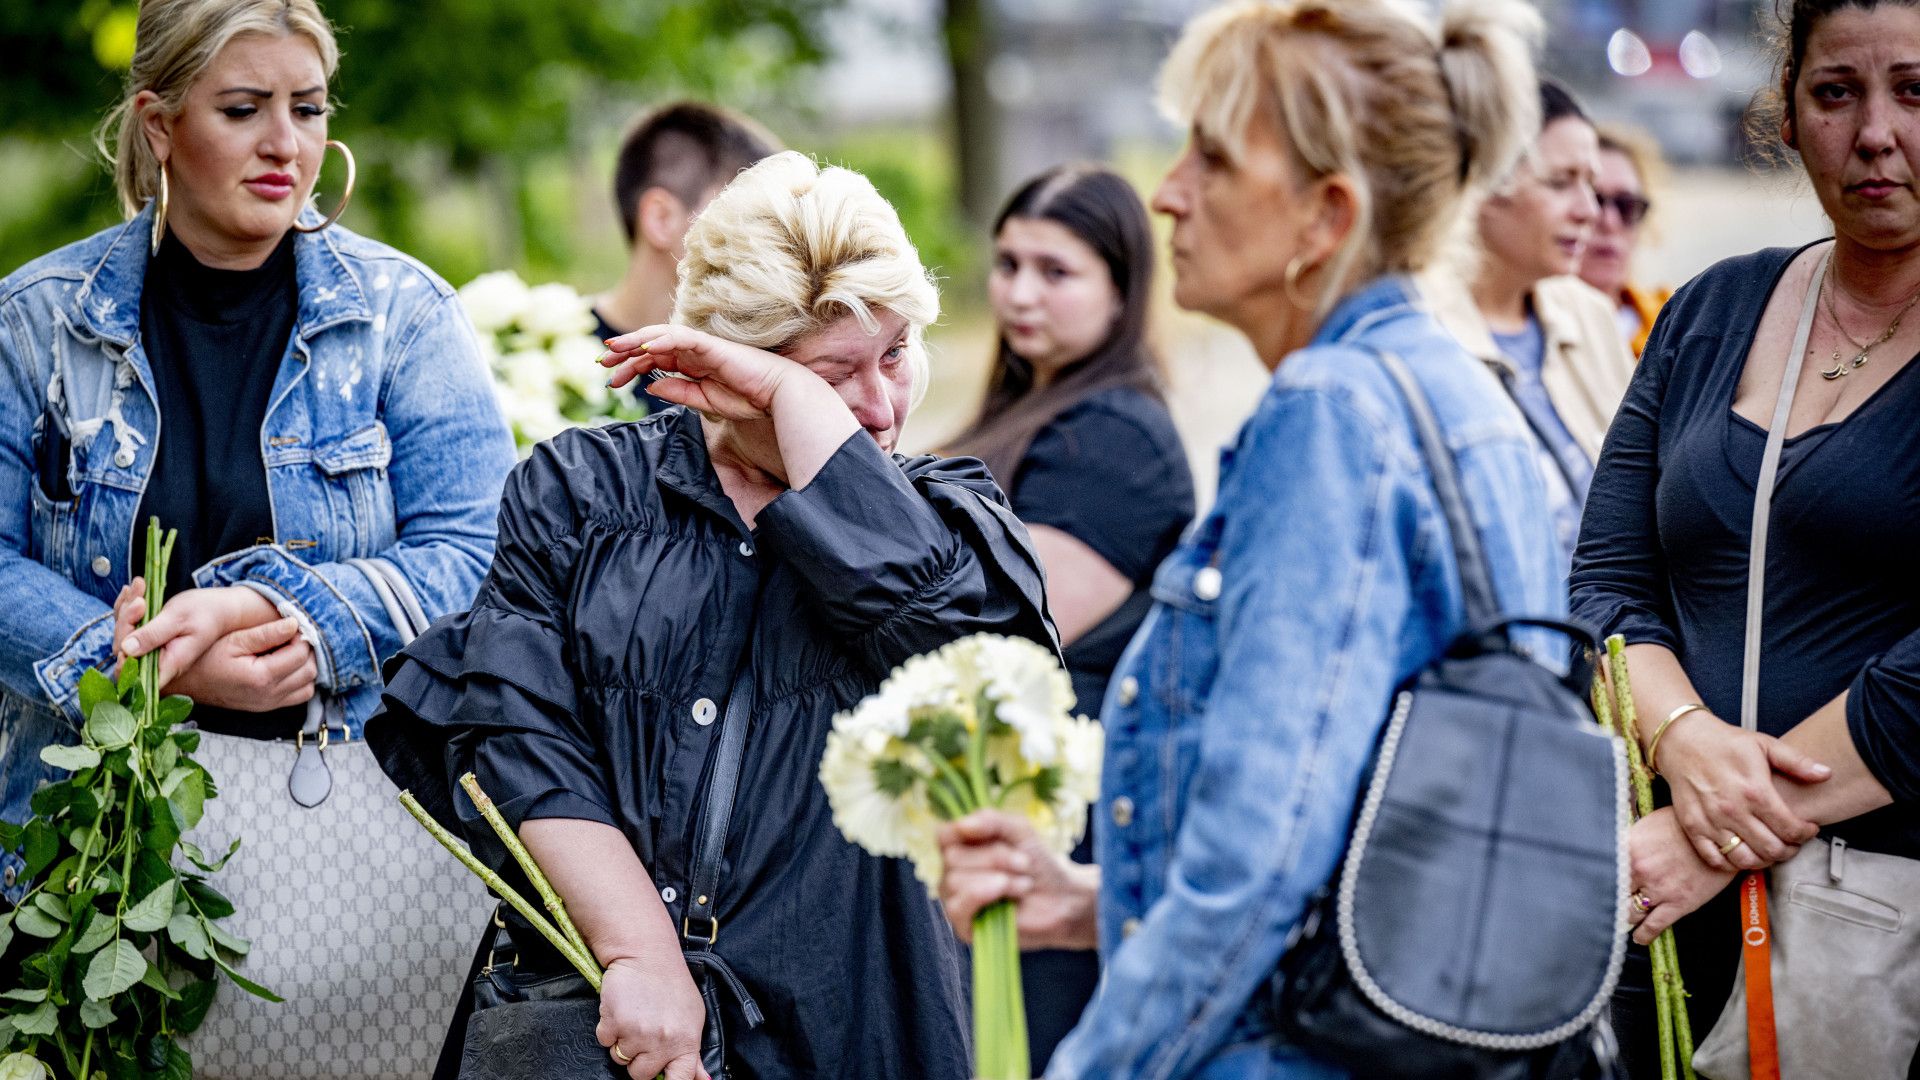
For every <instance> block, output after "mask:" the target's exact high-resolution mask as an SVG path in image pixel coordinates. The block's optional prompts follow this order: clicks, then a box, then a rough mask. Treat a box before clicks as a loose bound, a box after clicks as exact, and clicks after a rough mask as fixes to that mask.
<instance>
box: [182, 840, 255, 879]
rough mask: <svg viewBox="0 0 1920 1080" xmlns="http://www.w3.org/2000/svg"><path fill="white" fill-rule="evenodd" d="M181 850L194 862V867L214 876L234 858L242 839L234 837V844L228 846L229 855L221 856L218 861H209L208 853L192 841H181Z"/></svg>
mask: <svg viewBox="0 0 1920 1080" xmlns="http://www.w3.org/2000/svg"><path fill="white" fill-rule="evenodd" d="M180 850H181V851H182V852H185V853H186V856H187V858H188V859H189V860H191V861H192V862H193V865H195V866H197V867H199V868H200V869H202V870H205V871H206V872H207V873H209V874H212V873H217V872H219V870H220V868H221V867H223V866H225V865H227V860H228V859H231V858H233V853H234V852H236V851H239V850H240V838H239V837H237V836H236V837H234V838H233V843H231V844H229V845H227V853H226V854H225V855H222V856H220V858H219V859H218V860H217V861H213V860H209V859H208V858H207V853H206V852H204V851H202V850H200V845H198V844H196V843H194V842H192V841H191V840H182V841H180Z"/></svg>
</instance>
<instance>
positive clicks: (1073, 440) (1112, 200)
mask: <svg viewBox="0 0 1920 1080" xmlns="http://www.w3.org/2000/svg"><path fill="white" fill-rule="evenodd" d="M1152 281H1153V246H1152V233H1151V231H1150V230H1149V227H1148V223H1147V212H1146V209H1145V208H1144V207H1143V206H1142V205H1141V204H1140V198H1139V196H1137V195H1135V194H1134V191H1133V188H1132V187H1131V186H1130V185H1129V184H1128V183H1127V182H1126V181H1125V180H1124V179H1122V178H1121V177H1119V176H1118V175H1116V174H1114V173H1112V172H1110V171H1108V170H1106V169H1102V168H1099V167H1096V166H1085V165H1068V166H1061V167H1058V168H1054V169H1050V170H1048V171H1046V172H1044V173H1041V174H1040V175H1039V176H1036V177H1034V178H1033V179H1032V180H1029V181H1028V182H1027V183H1026V184H1025V185H1023V186H1022V187H1021V188H1020V190H1019V191H1017V192H1015V193H1014V195H1013V198H1012V199H1011V200H1009V201H1008V203H1007V206H1006V208H1005V209H1004V210H1002V211H1001V212H1000V218H999V220H998V221H997V222H996V223H995V225H994V267H993V273H992V276H991V277H989V279H988V282H987V292H988V296H989V298H990V300H991V302H992V305H993V313H994V318H995V321H996V322H997V323H998V324H999V331H1000V348H999V356H998V358H997V360H996V361H995V364H994V368H993V373H992V375H991V376H990V382H989V384H988V389H987V398H986V401H985V403H984V404H983V405H982V406H981V409H980V415H979V416H978V417H977V418H976V419H975V421H974V423H973V426H972V427H971V428H970V429H969V430H968V431H967V432H966V433H964V434H963V435H961V436H960V438H959V439H958V440H957V442H956V448H957V449H958V450H959V451H960V452H962V453H968V454H974V455H976V456H978V457H980V458H981V459H983V460H984V461H986V463H987V465H988V466H989V467H990V468H991V469H992V470H993V473H994V475H995V476H996V477H998V478H999V479H1000V481H1001V483H1002V484H1004V485H1005V486H1006V488H1007V491H1008V493H1009V495H1010V497H1011V498H1012V500H1013V510H1014V513H1015V514H1018V515H1019V517H1020V520H1021V521H1022V522H1024V523H1025V524H1026V526H1027V528H1028V530H1030V531H1031V532H1032V534H1033V542H1034V547H1035V548H1037V549H1038V550H1039V552H1040V557H1041V560H1042V561H1043V562H1044V563H1045V564H1046V568H1047V585H1048V588H1047V601H1048V604H1049V606H1050V608H1051V610H1052V612H1053V616H1054V619H1055V620H1056V623H1057V624H1058V626H1059V629H1060V639H1061V641H1062V642H1063V643H1064V644H1065V645H1066V661H1067V671H1068V673H1069V674H1070V675H1071V676H1072V678H1073V692H1074V696H1075V697H1076V698H1078V699H1079V707H1080V708H1081V709H1082V710H1083V711H1085V712H1087V713H1089V714H1092V715H1097V714H1098V712H1099V710H1100V706H1101V701H1102V699H1104V698H1105V697H1106V694H1107V679H1108V676H1109V675H1110V674H1111V673H1112V672H1113V669H1114V666H1115V665H1116V664H1117V663H1118V662H1119V660H1120V653H1121V650H1123V649H1125V648H1126V645H1127V642H1128V640H1129V639H1131V638H1132V636H1133V632H1134V630H1135V629H1136V628H1138V627H1139V625H1140V621H1141V620H1142V619H1143V618H1145V617H1146V613H1147V609H1148V608H1149V607H1150V606H1151V605H1152V598H1151V596H1150V595H1149V593H1148V585H1149V584H1151V580H1152V577H1153V571H1154V568H1155V567H1156V566H1158V565H1159V564H1160V560H1161V559H1163V558H1165V557H1166V555H1167V553H1168V552H1170V551H1172V550H1173V546H1174V544H1175V542H1176V541H1178V539H1179V537H1180V531H1181V530H1182V529H1184V528H1185V527H1186V525H1187V522H1188V521H1189V520H1190V519H1191V518H1192V517H1193V478H1192V476H1191V475H1190V474H1189V473H1188V471H1187V458H1186V453H1185V451H1184V450H1183V449H1182V447H1181V445H1180V437H1179V434H1178V433H1177V432H1176V431H1175V430H1174V427H1173V418H1172V416H1171V415H1169V413H1168V412H1167V406H1166V402H1165V400H1164V399H1163V398H1162V396H1161V392H1160V379H1159V371H1158V366H1157V364H1156V363H1155V360H1154V357H1153V355H1152V353H1151V352H1150V351H1149V350H1148V348H1147V344H1146V321H1147V307H1148V303H1149V296H1150V287H1151V285H1152ZM1092 855H1093V851H1092V839H1091V830H1089V836H1088V839H1087V840H1085V841H1082V843H1081V844H1080V847H1079V849H1078V850H1076V851H1075V852H1074V858H1075V860H1077V861H1079V862H1082V863H1085V862H1090V861H1091V860H1092ZM1024 914H1026V913H1025V912H1023V915H1024ZM1022 942H1023V944H1024V945H1026V946H1028V947H1029V948H1038V951H1035V952H1032V953H1029V954H1028V955H1027V957H1026V958H1025V960H1024V962H1023V964H1022V976H1023V982H1024V983H1025V987H1026V1003H1027V1033H1028V1039H1029V1042H1030V1044H1031V1045H1030V1053H1031V1059H1032V1063H1033V1068H1034V1071H1035V1072H1036V1073H1039V1072H1041V1071H1043V1070H1045V1068H1046V1066H1047V1060H1048V1058H1050V1057H1051V1056H1052V1054H1053V1048H1054V1047H1055V1045H1057V1044H1058V1043H1059V1041H1060V1040H1061V1038H1063V1037H1064V1036H1065V1035H1066V1033H1067V1032H1068V1031H1070V1030H1072V1028H1073V1025H1074V1024H1075V1023H1076V1022H1077V1021H1078V1020H1079V1018H1080V1013H1081V1011H1082V1010H1083V1009H1084V1008H1085V1006H1086V1003H1087V1001H1088V1000H1089V999H1090V998H1091V997H1092V995H1093V989H1094V985H1095V984H1096V983H1097V982H1098V980H1099V975H1100V968H1099V961H1098V959H1097V957H1096V955H1095V953H1094V951H1093V948H1094V942H1092V941H1076V940H1071V939H1070V938H1063V939H1059V940H1056V939H1055V937H1054V936H1053V935H1050V934H1049V933H1048V932H1047V931H1046V929H1045V928H1044V927H1040V926H1037V925H1032V924H1031V921H1029V924H1028V925H1025V926H1023V935H1022ZM1049 945H1051V946H1060V947H1059V948H1046V947H1044V946H1049Z"/></svg>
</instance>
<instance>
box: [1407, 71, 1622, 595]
mask: <svg viewBox="0 0 1920 1080" xmlns="http://www.w3.org/2000/svg"><path fill="white" fill-rule="evenodd" d="M1539 95H1540V117H1541V126H1540V131H1539V135H1538V137H1537V138H1536V139H1535V140H1534V143H1533V146H1532V148H1531V149H1530V150H1529V151H1528V153H1527V155H1526V156H1525V157H1524V158H1522V159H1521V161H1520V164H1519V165H1517V166H1515V167H1514V170H1513V173H1512V175H1511V176H1509V177H1508V178H1507V179H1506V181H1505V182H1504V183H1503V184H1501V185H1500V186H1499V187H1498V188H1496V189H1495V190H1494V192H1493V194H1491V195H1490V196H1488V198H1487V200H1486V202H1485V203H1483V204H1482V205H1481V207H1480V216H1479V219H1478V235H1479V241H1480V245H1479V248H1480V265H1479V269H1478V273H1477V275H1476V276H1475V278H1474V279H1473V281H1472V283H1471V285H1470V287H1469V290H1468V291H1467V292H1462V291H1461V290H1460V288H1459V282H1458V280H1457V279H1455V278H1454V277H1452V275H1447V274H1429V275H1427V276H1426V277H1425V279H1424V280H1423V282H1422V286H1423V288H1425V289H1426V290H1427V292H1428V294H1429V296H1430V297H1432V298H1433V300H1434V302H1435V307H1436V310H1437V311H1438V312H1439V315H1440V319H1441V321H1442V322H1443V323H1444V324H1445V325H1446V326H1447V328H1448V329H1449V330H1452V331H1453V332H1454V334H1455V336H1457V337H1459V338H1460V340H1461V342H1462V343H1463V344H1465V345H1466V347H1467V348H1468V349H1469V350H1470V351H1472V352H1473V353H1474V354H1475V355H1476V356H1479V357H1480V358H1481V359H1482V360H1485V361H1486V362H1487V363H1488V364H1490V365H1492V366H1493V368H1494V370H1495V371H1496V372H1497V373H1498V374H1499V375H1500V378H1501V380H1502V382H1504V383H1505V384H1506V387H1507V391H1508V393H1510V394H1512V395H1513V400H1514V403H1515V404H1517V405H1519V406H1520V412H1521V413H1522V414H1523V415H1524V416H1525V417H1526V418H1527V423H1528V424H1529V425H1530V426H1531V427H1532V428H1533V431H1534V436H1535V438H1536V439H1537V440H1538V442H1539V445H1540V454H1541V463H1542V467H1543V469H1544V471H1545V472H1546V474H1547V487H1548V493H1549V496H1550V498H1551V499H1552V505H1553V522H1554V530H1555V533H1556V534H1557V535H1558V537H1559V539H1560V543H1561V549H1562V552H1563V553H1564V554H1565V555H1566V556H1567V557H1568V559H1569V560H1571V558H1572V553H1573V545H1574V542H1575V540H1576V539H1577V538H1578V536H1579V532H1580V507H1581V504H1582V503H1583V502H1584V501H1585V499H1586V496H1587V485H1588V483H1589V482H1590V481H1591V480H1592V477H1593V462H1594V459H1595V458H1597V457H1599V456H1600V442H1601V440H1602V439H1603V438H1604V437H1605V436H1606V433H1607V424H1608V423H1609V422H1611V421H1612V420H1613V411H1614V409H1615V408H1617V407H1618V406H1619V404H1620V398H1621V396H1622V395H1623V394H1625V393H1626V389H1627V380H1628V379H1629V378H1630V377H1632V374H1633V354H1632V353H1630V352H1629V351H1628V350H1627V346H1626V343H1625V342H1624V341H1622V340H1621V338H1620V330H1619V327H1618V324H1617V322H1616V319H1615V317H1614V304H1613V302H1612V301H1611V300H1609V299H1607V298H1606V297H1605V296H1602V295H1601V294H1599V293H1598V292H1595V291H1594V289H1593V288H1592V287H1591V286H1589V285H1587V284H1586V283H1585V282H1583V281H1581V280H1580V279H1579V278H1577V277H1575V276H1573V275H1574V272H1575V271H1576V270H1578V269H1579V268H1580V256H1581V253H1582V252H1583V251H1584V250H1585V248H1586V244H1587V240H1588V237H1589V236H1590V235H1591V234H1592V231H1593V226H1594V221H1595V219H1596V218H1597V217H1598V216H1599V205H1598V203H1597V201H1596V200H1595V198H1594V174H1595V170H1596V169H1597V168H1598V157H1599V136H1598V135H1597V134H1596V132H1595V131H1594V127H1593V122H1592V121H1590V120H1588V119H1587V115H1586V113H1585V112H1583V111H1582V110H1581V108H1580V105H1579V103H1578V102H1576V101H1575V100H1574V99H1573V96H1572V95H1571V94H1569V93H1567V91H1566V90H1565V89H1564V88H1562V87H1561V86H1560V85H1559V84H1557V83H1555V82H1553V81H1551V80H1548V79H1542V80H1541V81H1540V85H1539Z"/></svg>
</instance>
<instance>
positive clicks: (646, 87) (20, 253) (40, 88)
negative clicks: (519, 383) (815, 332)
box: [0, 0, 841, 280]
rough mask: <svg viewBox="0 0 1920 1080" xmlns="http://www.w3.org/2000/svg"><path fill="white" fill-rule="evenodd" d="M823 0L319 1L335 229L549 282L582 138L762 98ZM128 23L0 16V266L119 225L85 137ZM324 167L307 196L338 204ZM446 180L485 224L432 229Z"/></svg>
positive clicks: (815, 55) (559, 263) (790, 70)
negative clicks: (344, 179)
mask: <svg viewBox="0 0 1920 1080" xmlns="http://www.w3.org/2000/svg"><path fill="white" fill-rule="evenodd" d="M840 3H841V0H324V3H323V8H324V10H325V11H326V13H327V15H328V17H329V18H331V19H332V20H333V22H334V24H335V26H336V27H338V28H339V31H340V38H341V48H342V53H343V55H342V59H341V68H340V74H339V76H338V82H337V85H338V87H339V88H340V96H341V98H342V103H343V107H342V108H341V109H340V111H339V112H338V113H337V114H336V115H335V116H334V118H333V122H332V130H333V133H334V134H335V135H336V136H338V137H339V138H342V139H344V140H346V141H347V142H348V143H349V144H350V145H353V146H354V147H355V148H356V149H357V150H358V151H359V160H360V166H361V168H360V177H359V186H358V188H357V189H356V191H355V193H354V203H353V210H352V211H350V212H349V215H348V217H349V221H350V223H352V224H353V225H354V226H355V227H356V228H361V229H364V230H365V231H367V232H370V233H373V234H375V235H378V236H380V237H381V238H383V239H385V240H388V241H389V242H392V243H395V244H396V245H398V246H400V247H403V248H406V249H407V250H409V251H413V252H415V253H416V254H419V255H421V256H422V257H424V258H426V259H427V261H428V262H430V263H433V264H434V265H435V266H436V267H437V268H439V269H440V270H441V271H442V273H443V274H445V275H446V276H447V277H449V278H451V279H454V280H464V279H465V278H467V277H470V276H472V275H473V274H474V273H477V272H478V271H479V270H481V269H484V268H487V267H490V266H506V265H520V266H525V267H528V268H530V269H531V271H532V272H533V273H535V274H542V275H550V274H554V273H558V272H564V271H565V270H566V269H567V267H568V263H569V261H570V258H571V255H572V252H571V251H570V250H569V247H570V243H569V238H570V237H571V235H572V233H573V231H574V230H573V229H572V225H573V219H572V215H573V214H574V213H575V212H576V211H577V206H576V205H575V204H574V202H573V200H572V199H571V197H570V196H571V193H572V192H571V187H570V186H569V185H567V184H566V183H565V179H566V172H567V169H568V167H569V163H570V162H574V163H577V162H579V161H581V160H582V159H584V158H585V157H587V156H588V155H587V149H588V147H589V146H590V145H592V144H593V141H594V138H595V136H596V135H598V134H601V133H603V132H605V131H606V130H608V129H610V128H617V127H619V126H620V125H622V124H624V123H625V122H626V120H627V119H628V117H629V116H630V115H631V113H632V112H633V109H634V107H635V105H636V104H637V103H638V102H640V101H642V100H645V99H647V98H649V97H657V96H662V95H664V94H667V93H692V94H698V95H701V96H706V97H711V98H714V99H716V100H723V101H727V100H740V99H749V100H751V99H753V98H756V97H764V96H769V95H770V94H771V93H772V92H773V90H774V89H775V88H777V87H779V86H781V85H784V84H785V83H786V82H787V81H789V80H790V79H791V78H792V77H793V76H794V75H795V74H796V73H798V72H799V71H801V70H804V69H806V68H808V67H811V66H813V65H815V64H817V63H818V62H819V61H820V60H821V59H822V58H823V49H822V44H821V39H822V22H823V19H824V17H825V15H826V14H827V13H828V12H829V11H831V10H833V9H834V8H836V7H838V6H839V5H840ZM135 12H136V7H135V5H133V4H129V3H124V2H115V0H83V2H82V3H80V4H78V5H73V4H67V3H6V4H0V55H4V56H6V57H8V63H7V64H5V65H0V103H3V104H0V116H4V117H5V120H4V123H5V125H6V134H7V135H8V136H13V137H16V142H24V143H26V144H29V146H31V145H34V144H37V147H38V152H37V153H35V152H21V153H16V154H10V155H8V156H7V159H6V160H5V161H4V162H0V188H4V189H6V190H9V191H11V192H16V193H19V192H28V193H31V195H32V198H31V199H29V200H27V201H26V202H25V203H24V204H23V203H22V202H15V203H14V204H13V205H12V206H10V208H9V210H8V212H7V214H6V216H5V222H4V224H0V272H4V271H5V270H9V269H11V268H12V267H14V266H17V265H19V264H20V263H22V262H24V261H25V260H27V259H29V258H32V257H33V256H35V255H37V254H39V253H40V252H42V251H45V250H48V249H49V248H52V247H54V246H57V245H58V244H60V243H64V242H67V241H70V240H74V239H77V238H79V237H81V236H85V235H87V234H88V233H90V232H92V231H94V230H97V229H99V228H101V227H103V226H105V225H107V224H109V223H111V222H113V221H116V220H118V218H119V212H118V208H117V206H115V205H114V200H113V195H112V189H111V184H110V183H109V182H108V179H107V177H106V175H105V173H104V171H102V170H101V169H99V168H98V167H97V165H95V164H94V163H93V162H91V161H88V160H87V157H88V153H89V149H88V144H87V138H88V134H89V132H90V131H91V130H92V128H93V126H94V125H95V124H96V123H97V122H98V120H99V118H100V116H101V115H102V114H103V113H104V111H105V110H106V109H107V108H108V106H109V105H111V103H112V102H113V101H114V100H115V98H116V96H117V95H118V94H119V92H120V87H121V82H122V80H123V78H124V73H125V69H126V66H127V64H128V62H129V61H130V59H131V57H132V53H133V25H134V18H135ZM61 147H64V149H61ZM16 149H20V147H16ZM338 167H339V163H338V162H337V161H329V162H328V166H327V170H326V171H325V172H323V174H322V180H321V182H320V184H319V185H318V188H317V190H319V191H321V192H323V193H327V194H328V195H329V196H330V195H333V194H337V193H338V190H339V189H338V187H337V185H338V183H339V179H338V177H337V174H336V172H335V170H337V169H338ZM556 175H558V176H559V177H560V181H561V182H560V183H559V184H557V185H556V184H554V183H553V182H552V179H551V178H552V177H554V176H556ZM599 179H600V180H601V181H602V183H600V184H598V185H596V186H597V187H604V178H603V177H602V178H599ZM449 180H452V181H455V182H477V184H478V188H479V190H480V191H481V192H482V193H483V194H482V196H481V197H482V198H484V199H485V200H486V201H487V202H488V203H490V204H491V205H490V206H489V212H488V213H486V214H485V215H483V216H484V218H485V220H488V221H492V222H498V223H500V224H501V226H502V227H500V228H498V229H492V230H486V231H485V233H484V235H481V236H477V237H476V236H472V235H447V230H445V229H444V228H442V229H441V230H439V231H438V232H436V231H435V229H434V225H433V222H431V221H430V220H428V219H427V215H426V214H425V202H426V199H427V197H428V196H429V195H430V194H437V193H439V192H441V191H442V190H443V189H444V188H445V187H446V186H447V183H448V181H449ZM556 186H557V187H558V188H560V189H563V193H562V194H560V195H559V197H557V198H555V197H554V192H553V191H552V190H551V189H553V188H555V187H556Z"/></svg>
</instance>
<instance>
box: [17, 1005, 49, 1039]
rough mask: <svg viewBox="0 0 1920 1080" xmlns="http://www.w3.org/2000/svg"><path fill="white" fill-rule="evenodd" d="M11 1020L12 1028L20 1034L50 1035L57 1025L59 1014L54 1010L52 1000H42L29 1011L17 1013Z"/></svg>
mask: <svg viewBox="0 0 1920 1080" xmlns="http://www.w3.org/2000/svg"><path fill="white" fill-rule="evenodd" d="M10 1019H12V1020H13V1026H14V1029H15V1030H17V1031H18V1032H20V1034H22V1035H51V1034H53V1031H54V1029H55V1028H56V1027H58V1026H59V1024H60V1020H59V1015H58V1014H57V1013H56V1012H55V1011H54V1008H53V1002H51V1001H43V1002H41V1003H40V1004H39V1005H38V1006H36V1007H35V1008H34V1009H33V1010H32V1011H30V1012H23V1013H17V1014H15V1015H14V1016H12V1017H11V1018H10Z"/></svg>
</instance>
